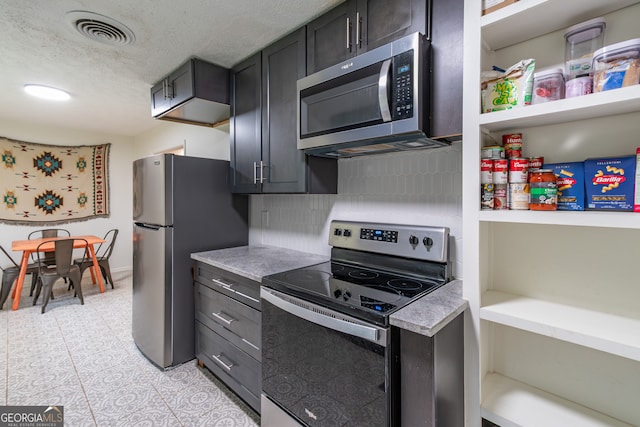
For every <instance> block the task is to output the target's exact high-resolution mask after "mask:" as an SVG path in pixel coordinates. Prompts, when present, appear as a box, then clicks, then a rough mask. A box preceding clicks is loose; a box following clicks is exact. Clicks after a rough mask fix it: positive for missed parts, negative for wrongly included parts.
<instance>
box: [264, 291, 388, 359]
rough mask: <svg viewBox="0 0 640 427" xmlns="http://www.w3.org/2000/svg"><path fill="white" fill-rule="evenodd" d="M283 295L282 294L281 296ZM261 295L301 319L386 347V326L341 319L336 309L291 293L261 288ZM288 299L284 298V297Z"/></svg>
mask: <svg viewBox="0 0 640 427" xmlns="http://www.w3.org/2000/svg"><path fill="white" fill-rule="evenodd" d="M280 295H282V296H280ZM260 297H261V298H262V299H264V300H266V301H268V302H270V303H271V304H273V305H275V306H276V307H278V308H280V309H282V310H284V311H286V312H287V313H290V314H292V315H294V316H296V317H299V318H301V319H305V320H308V321H309V322H311V323H315V324H316V325H320V326H324V327H326V328H329V329H333V330H334V331H338V332H342V333H345V334H347V335H351V336H354V337H359V338H363V339H366V340H368V341H372V342H375V343H376V344H379V345H381V346H384V347H386V345H387V342H386V338H387V334H386V330H385V329H384V328H379V327H375V326H367V325H363V324H358V323H354V322H353V321H346V320H342V319H340V317H347V316H344V315H342V314H340V313H338V312H336V311H333V310H329V309H327V308H325V307H321V306H319V305H316V304H312V303H310V302H308V301H304V300H301V299H299V298H296V297H292V296H291V295H284V294H281V293H279V292H277V291H272V290H270V289H265V288H261V289H260ZM283 297H284V298H286V299H284V298H283Z"/></svg>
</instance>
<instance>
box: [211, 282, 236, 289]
mask: <svg viewBox="0 0 640 427" xmlns="http://www.w3.org/2000/svg"><path fill="white" fill-rule="evenodd" d="M211 281H212V282H213V283H215V284H216V285H218V286H222V287H223V288H225V289H227V290H229V291H233V289H231V285H230V284H229V283H225V282H223V281H222V280H218V279H211Z"/></svg>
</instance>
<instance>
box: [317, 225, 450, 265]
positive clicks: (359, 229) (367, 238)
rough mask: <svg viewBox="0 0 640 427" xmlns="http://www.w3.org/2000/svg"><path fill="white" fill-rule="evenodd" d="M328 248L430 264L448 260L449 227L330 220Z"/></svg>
mask: <svg viewBox="0 0 640 427" xmlns="http://www.w3.org/2000/svg"><path fill="white" fill-rule="evenodd" d="M329 245H331V246H333V247H338V248H345V249H353V250H358V251H366V252H375V253H381V254H385V255H394V256H400V257H405V258H415V259H422V260H426V261H434V262H447V261H448V259H449V228H448V227H429V226H419V225H401V224H381V223H365V222H356V221H332V222H331V229H330V231H329Z"/></svg>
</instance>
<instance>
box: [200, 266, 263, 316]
mask: <svg viewBox="0 0 640 427" xmlns="http://www.w3.org/2000/svg"><path fill="white" fill-rule="evenodd" d="M196 280H197V281H199V282H200V283H202V284H205V285H207V286H209V287H211V288H212V289H215V290H217V291H218V292H221V293H223V294H225V295H227V296H228V297H231V298H233V299H236V300H238V301H240V302H242V303H244V304H247V305H249V306H251V307H253V308H255V309H257V310H260V283H258V282H256V281H254V280H251V279H247V278H246V277H242V276H239V275H237V274H234V273H231V272H228V271H226V270H222V269H220V268H216V267H212V266H210V265H208V264H204V263H201V262H198V263H196Z"/></svg>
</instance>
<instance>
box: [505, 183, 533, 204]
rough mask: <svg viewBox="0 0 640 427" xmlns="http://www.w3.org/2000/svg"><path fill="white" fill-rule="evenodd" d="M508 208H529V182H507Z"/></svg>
mask: <svg viewBox="0 0 640 427" xmlns="http://www.w3.org/2000/svg"><path fill="white" fill-rule="evenodd" d="M508 200H509V209H511V210H527V209H529V184H509V194H508Z"/></svg>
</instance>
